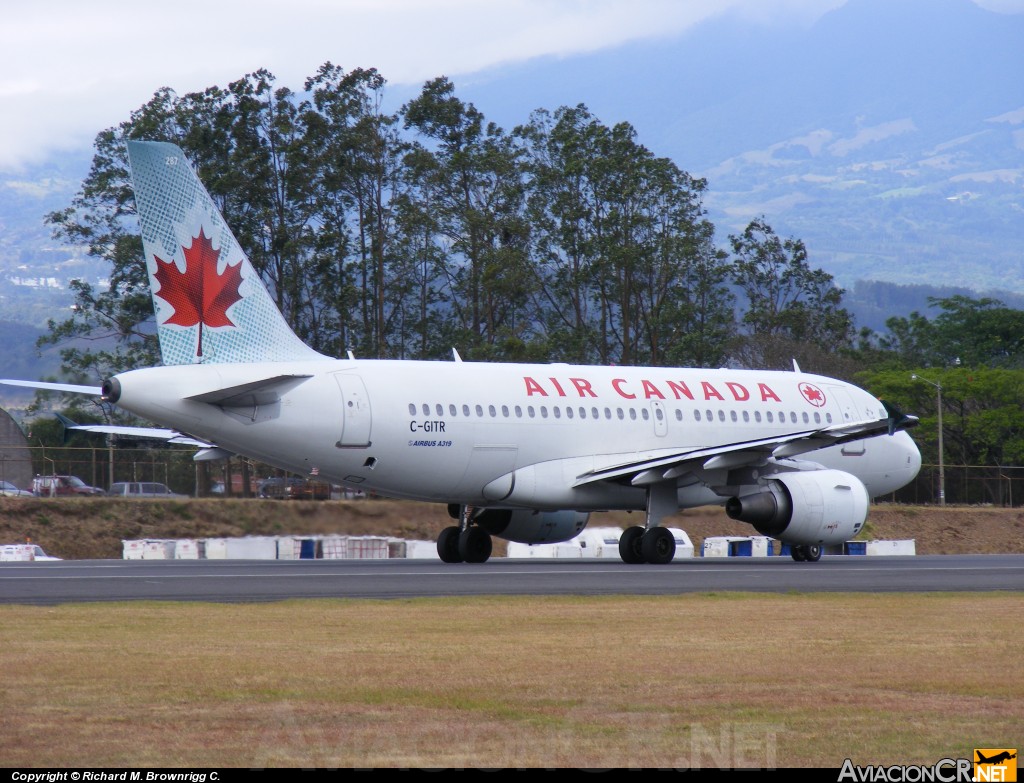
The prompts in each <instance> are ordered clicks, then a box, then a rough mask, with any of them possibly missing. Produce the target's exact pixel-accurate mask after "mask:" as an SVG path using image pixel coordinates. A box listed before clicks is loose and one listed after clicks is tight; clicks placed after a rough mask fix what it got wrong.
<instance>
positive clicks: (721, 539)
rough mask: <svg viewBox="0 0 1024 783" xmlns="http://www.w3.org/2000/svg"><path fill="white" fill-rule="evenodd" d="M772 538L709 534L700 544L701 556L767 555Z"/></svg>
mask: <svg viewBox="0 0 1024 783" xmlns="http://www.w3.org/2000/svg"><path fill="white" fill-rule="evenodd" d="M771 554H772V539H770V538H768V537H767V536H709V537H707V538H705V539H704V544H703V545H702V546H701V555H702V556H703V557H769V556H771Z"/></svg>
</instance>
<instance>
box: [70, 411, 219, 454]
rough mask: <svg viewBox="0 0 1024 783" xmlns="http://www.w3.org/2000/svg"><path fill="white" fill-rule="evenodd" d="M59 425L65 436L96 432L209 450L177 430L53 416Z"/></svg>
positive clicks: (206, 443)
mask: <svg viewBox="0 0 1024 783" xmlns="http://www.w3.org/2000/svg"><path fill="white" fill-rule="evenodd" d="M55 415H56V416H57V418H58V419H60V423H61V424H63V425H64V432H65V436H66V434H67V431H68V430H77V431H79V432H98V433H101V434H103V435H119V436H121V437H125V438H138V439H139V440H162V441H165V442H167V443H174V444H176V445H179V446H199V447H202V448H210V447H212V446H213V444H212V443H208V442H207V441H205V440H199V439H198V438H193V437H192V436H190V435H186V434H184V433H181V432H178V431H177V430H169V429H164V428H163V427H129V426H126V425H120V424H77V423H75V422H73V421H72V420H71V419H69V418H67V417H66V416H62V415H61V414H59V413H58V414H55Z"/></svg>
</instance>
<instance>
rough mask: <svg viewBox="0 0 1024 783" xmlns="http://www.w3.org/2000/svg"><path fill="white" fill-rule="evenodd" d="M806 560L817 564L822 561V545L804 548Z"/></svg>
mask: <svg viewBox="0 0 1024 783" xmlns="http://www.w3.org/2000/svg"><path fill="white" fill-rule="evenodd" d="M804 560H806V561H807V562H808V563H817V562H818V561H819V560H821V544H808V545H807V546H805V547H804Z"/></svg>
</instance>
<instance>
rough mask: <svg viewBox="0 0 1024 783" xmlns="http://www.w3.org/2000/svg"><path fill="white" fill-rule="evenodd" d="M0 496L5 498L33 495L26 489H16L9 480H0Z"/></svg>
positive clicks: (29, 496)
mask: <svg viewBox="0 0 1024 783" xmlns="http://www.w3.org/2000/svg"><path fill="white" fill-rule="evenodd" d="M0 497H5V498H31V497H35V495H33V494H32V493H31V492H29V491H28V490H27V489H18V488H17V487H16V486H14V485H13V484H12V483H11V482H9V481H0Z"/></svg>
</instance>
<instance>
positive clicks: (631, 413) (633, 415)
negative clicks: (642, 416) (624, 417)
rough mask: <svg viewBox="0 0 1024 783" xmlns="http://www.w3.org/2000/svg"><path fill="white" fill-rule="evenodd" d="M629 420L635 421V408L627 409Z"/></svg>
mask: <svg viewBox="0 0 1024 783" xmlns="http://www.w3.org/2000/svg"><path fill="white" fill-rule="evenodd" d="M629 418H630V419H631V420H632V421H636V409H635V408H630V409H629Z"/></svg>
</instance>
